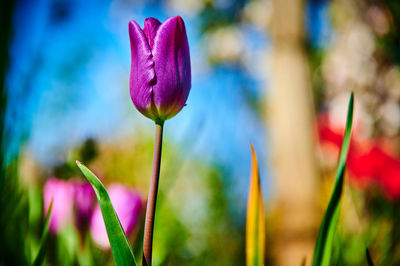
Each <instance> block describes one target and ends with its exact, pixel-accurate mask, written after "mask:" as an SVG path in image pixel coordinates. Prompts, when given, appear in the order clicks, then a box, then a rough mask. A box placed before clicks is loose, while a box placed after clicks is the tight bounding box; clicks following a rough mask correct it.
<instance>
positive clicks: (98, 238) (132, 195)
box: [90, 184, 142, 249]
mask: <svg viewBox="0 0 400 266" xmlns="http://www.w3.org/2000/svg"><path fill="white" fill-rule="evenodd" d="M107 191H108V194H109V196H110V199H111V202H112V204H113V206H114V209H115V211H116V213H117V215H118V218H119V220H120V222H121V225H122V227H123V228H124V230H125V233H126V235H127V236H129V234H130V233H131V232H132V231H133V229H134V228H135V225H136V224H137V221H138V219H139V216H140V212H141V210H142V200H141V197H140V196H139V194H137V193H136V192H135V191H132V190H131V189H129V188H127V187H125V186H123V185H120V184H112V185H110V186H109V188H108V189H107ZM90 234H91V236H92V239H93V241H94V242H95V243H96V244H97V245H98V246H99V247H100V248H102V249H109V248H110V244H109V241H108V236H107V231H106V227H105V225H104V221H103V216H102V214H101V211H100V206H99V205H98V204H97V205H96V207H95V209H94V211H93V213H92V216H91V219H90Z"/></svg>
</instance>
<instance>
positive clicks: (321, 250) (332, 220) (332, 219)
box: [312, 93, 354, 266]
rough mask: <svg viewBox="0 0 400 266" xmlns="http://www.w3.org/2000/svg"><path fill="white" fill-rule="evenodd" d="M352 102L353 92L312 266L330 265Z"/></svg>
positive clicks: (341, 189) (351, 115)
mask: <svg viewBox="0 0 400 266" xmlns="http://www.w3.org/2000/svg"><path fill="white" fill-rule="evenodd" d="M353 103H354V96H353V93H351V95H350V100H349V105H348V109H347V122H346V129H345V133H344V138H343V142H342V147H341V150H340V156H339V163H338V167H337V170H336V178H335V186H334V189H333V192H332V195H331V198H330V201H329V204H328V207H327V209H326V211H325V214H324V218H323V220H322V223H321V226H320V228H319V232H318V236H317V242H316V244H315V249H314V256H313V261H312V265H313V266H328V265H331V263H330V260H331V256H332V251H333V241H334V236H335V232H336V228H337V224H338V219H339V210H340V201H341V196H342V192H343V183H344V174H345V170H346V160H347V154H348V151H349V146H350V135H351V126H352V123H353Z"/></svg>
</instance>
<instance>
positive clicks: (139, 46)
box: [129, 20, 157, 119]
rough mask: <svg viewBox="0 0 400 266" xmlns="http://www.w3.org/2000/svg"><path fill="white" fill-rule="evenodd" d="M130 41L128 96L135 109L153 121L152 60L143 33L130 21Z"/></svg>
mask: <svg viewBox="0 0 400 266" xmlns="http://www.w3.org/2000/svg"><path fill="white" fill-rule="evenodd" d="M129 36H130V41H131V56H132V63H131V75H130V81H129V87H130V94H131V98H132V101H133V103H134V104H135V106H136V108H137V109H138V110H139V111H140V112H141V113H142V114H144V115H145V116H147V117H149V118H151V119H154V115H153V114H152V112H151V105H152V86H153V85H154V84H155V83H156V79H157V78H156V72H155V69H154V59H153V55H152V54H151V50H150V46H149V44H148V42H147V39H146V36H145V33H144V32H143V30H142V29H141V28H140V26H139V25H138V24H137V23H136V21H134V20H132V21H130V22H129Z"/></svg>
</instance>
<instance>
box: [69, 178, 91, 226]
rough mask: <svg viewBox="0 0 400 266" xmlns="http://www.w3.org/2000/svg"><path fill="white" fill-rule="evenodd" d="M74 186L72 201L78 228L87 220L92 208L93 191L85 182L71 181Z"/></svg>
mask: <svg viewBox="0 0 400 266" xmlns="http://www.w3.org/2000/svg"><path fill="white" fill-rule="evenodd" d="M71 183H72V184H73V186H74V199H75V206H76V222H77V224H78V226H80V225H81V224H82V223H83V222H84V221H86V220H88V219H89V217H90V214H91V213H92V210H93V206H94V198H95V195H94V190H93V188H92V186H91V185H90V184H89V183H88V182H87V181H83V180H79V179H73V180H71Z"/></svg>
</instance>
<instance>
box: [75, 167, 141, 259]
mask: <svg viewBox="0 0 400 266" xmlns="http://www.w3.org/2000/svg"><path fill="white" fill-rule="evenodd" d="M76 164H77V165H78V167H79V169H80V170H81V171H82V173H83V174H84V175H85V177H86V179H87V180H88V181H89V183H90V184H91V185H92V187H93V189H94V191H95V193H96V197H97V200H98V202H99V205H100V210H101V213H102V215H103V220H104V224H105V225H106V230H107V235H108V239H109V241H110V246H111V251H112V254H113V256H114V261H115V263H116V265H117V266H122V265H126V266H127V265H130V266H131V265H136V260H135V257H134V255H133V253H132V249H131V247H130V244H129V241H128V239H127V237H126V234H125V232H124V229H123V228H122V226H121V223H120V221H119V219H118V216H117V214H116V212H115V210H114V207H113V206H112V203H111V200H110V197H109V196H108V193H107V190H106V189H105V188H104V186H103V184H102V183H101V182H100V180H99V179H98V178H97V177H96V176H95V175H94V174H93V173H92V172H91V171H90V170H89V169H88V168H87V167H86V166H84V165H83V164H82V163H80V162H79V161H76Z"/></svg>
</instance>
